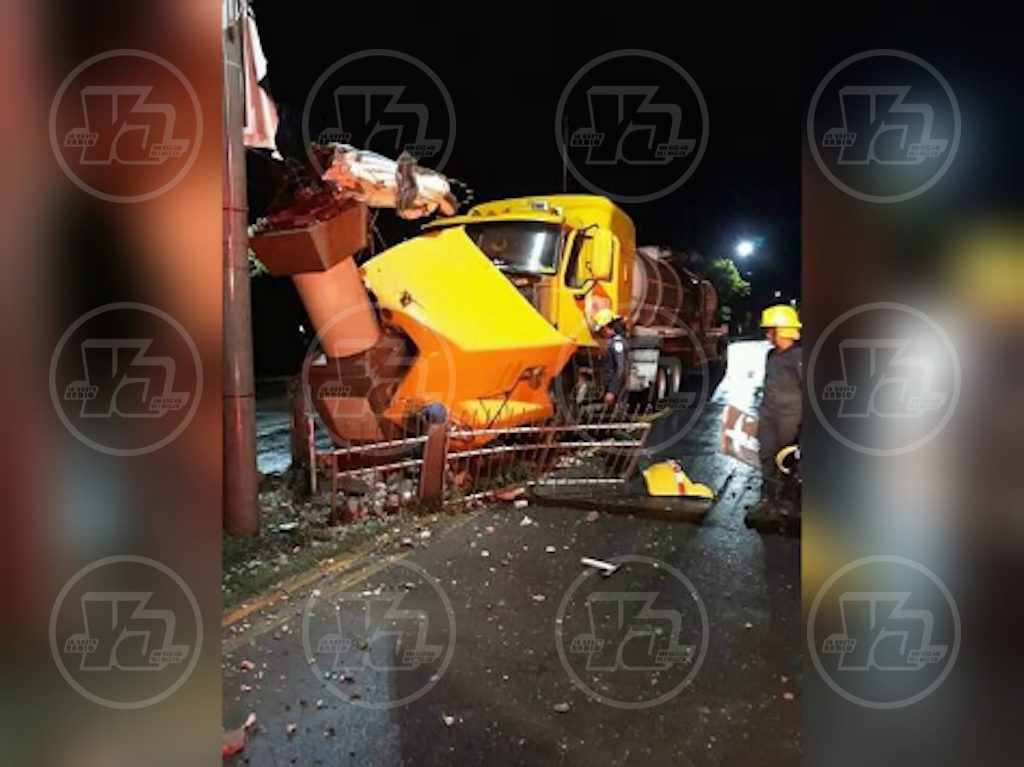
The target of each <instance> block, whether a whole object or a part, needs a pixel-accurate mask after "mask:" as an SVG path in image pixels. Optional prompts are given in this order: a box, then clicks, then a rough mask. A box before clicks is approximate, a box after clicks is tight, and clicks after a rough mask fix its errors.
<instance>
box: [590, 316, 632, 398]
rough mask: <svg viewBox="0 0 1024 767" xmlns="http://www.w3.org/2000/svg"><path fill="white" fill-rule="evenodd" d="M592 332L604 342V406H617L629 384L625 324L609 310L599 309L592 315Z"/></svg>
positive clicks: (602, 380)
mask: <svg viewBox="0 0 1024 767" xmlns="http://www.w3.org/2000/svg"><path fill="white" fill-rule="evenodd" d="M594 330H595V332H596V333H597V336H598V337H599V338H601V339H602V340H603V341H604V342H605V347H604V355H603V357H602V358H601V383H602V384H603V385H604V404H606V405H609V406H611V405H615V404H617V403H618V402H619V401H620V400H621V399H622V397H623V396H624V395H625V393H626V386H627V384H628V383H629V339H628V338H627V337H626V323H625V322H624V321H623V319H622V317H620V316H619V315H617V314H616V313H615V312H613V311H612V310H611V309H600V310H599V311H598V312H597V313H596V314H595V315H594Z"/></svg>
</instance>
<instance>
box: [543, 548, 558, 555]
mask: <svg viewBox="0 0 1024 767" xmlns="http://www.w3.org/2000/svg"><path fill="white" fill-rule="evenodd" d="M544 551H545V552H546V553H548V554H554V553H555V551H557V549H556V548H555V547H554V546H545V547H544Z"/></svg>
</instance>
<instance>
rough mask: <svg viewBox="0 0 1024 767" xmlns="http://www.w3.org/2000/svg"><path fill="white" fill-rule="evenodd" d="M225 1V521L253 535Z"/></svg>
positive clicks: (231, 46)
mask: <svg viewBox="0 0 1024 767" xmlns="http://www.w3.org/2000/svg"><path fill="white" fill-rule="evenodd" d="M224 3H225V7H226V9H227V13H226V14H225V22H226V27H225V29H224V30H223V42H224V113H223V126H224V528H225V530H226V531H227V532H228V533H229V534H231V535H238V536H253V535H256V534H257V533H258V532H259V526H260V517H259V499H258V498H257V483H256V392H255V386H254V384H253V356H252V307H251V305H250V297H249V263H248V250H249V248H248V229H247V227H248V204H247V201H246V193H245V146H244V145H243V143H242V129H243V127H244V124H245V86H244V77H243V40H244V34H243V31H244V25H245V19H246V2H245V0H224Z"/></svg>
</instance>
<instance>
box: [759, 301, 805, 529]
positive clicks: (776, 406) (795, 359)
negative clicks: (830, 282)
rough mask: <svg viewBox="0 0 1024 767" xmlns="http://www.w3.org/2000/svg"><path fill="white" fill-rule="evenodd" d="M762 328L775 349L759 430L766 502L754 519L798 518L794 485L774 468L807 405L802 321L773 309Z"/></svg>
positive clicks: (791, 310) (782, 309)
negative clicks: (803, 405) (777, 455)
mask: <svg viewBox="0 0 1024 767" xmlns="http://www.w3.org/2000/svg"><path fill="white" fill-rule="evenodd" d="M761 327H762V328H764V329H765V336H766V337H767V338H768V341H769V342H771V345H772V348H771V350H769V352H768V358H767V360H766V361H765V373H764V387H763V390H762V391H763V394H762V399H761V407H760V412H759V418H758V421H759V425H758V434H757V437H758V441H759V443H760V451H759V455H758V458H759V462H760V464H761V499H760V500H759V501H758V503H757V504H756V505H755V506H754V507H753V508H751V509H750V511H749V512H748V514H747V517H748V520H749V519H751V517H752V515H753V516H755V517H756V516H763V517H773V516H793V515H796V514H797V513H798V512H799V509H798V508H797V504H796V503H794V501H793V499H792V498H790V497H787V496H788V495H791V494H790V493H787V491H788V490H789V485H790V482H789V480H787V478H786V476H785V475H784V474H782V472H780V471H779V468H778V466H777V465H776V463H775V456H776V454H777V453H778V452H779V451H780V450H781V449H782V448H784V447H786V446H787V445H792V444H794V443H795V442H796V441H797V438H798V436H799V433H800V418H801V409H802V404H803V393H802V384H803V360H802V353H801V349H800V328H801V327H803V326H802V324H801V322H800V316H799V315H798V314H797V311H796V309H794V308H793V307H792V306H787V305H785V304H779V305H776V306H769V307H768V308H767V309H765V310H764V312H762V314H761Z"/></svg>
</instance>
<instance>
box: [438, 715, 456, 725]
mask: <svg viewBox="0 0 1024 767" xmlns="http://www.w3.org/2000/svg"><path fill="white" fill-rule="evenodd" d="M441 721H442V722H444V724H445V726H446V727H451V726H452V725H453V724H455V717H454V716H448V714H441Z"/></svg>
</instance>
